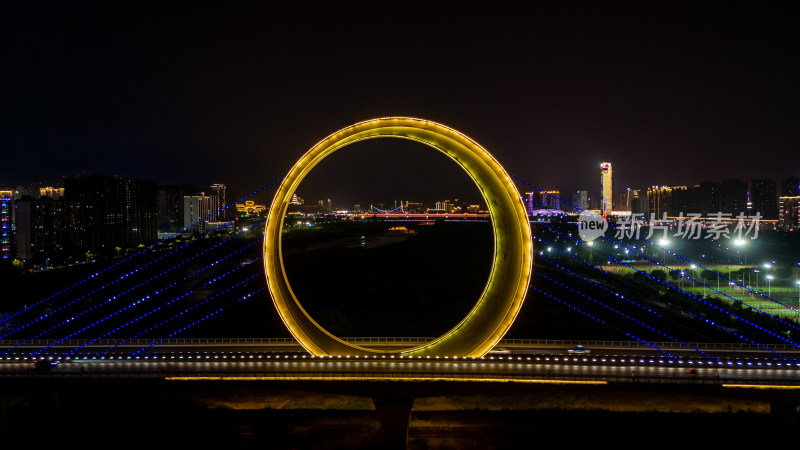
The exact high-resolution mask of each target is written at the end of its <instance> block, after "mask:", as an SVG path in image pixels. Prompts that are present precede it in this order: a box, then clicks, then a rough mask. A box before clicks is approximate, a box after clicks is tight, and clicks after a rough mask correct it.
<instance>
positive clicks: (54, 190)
mask: <svg viewBox="0 0 800 450" xmlns="http://www.w3.org/2000/svg"><path fill="white" fill-rule="evenodd" d="M63 196H64V188H63V187H62V188H59V187H52V186H44V187H40V188H39V197H48V198H52V199H53V200H58V199H60V198H61V197H63Z"/></svg>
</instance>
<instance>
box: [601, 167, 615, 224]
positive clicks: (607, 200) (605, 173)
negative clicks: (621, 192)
mask: <svg viewBox="0 0 800 450" xmlns="http://www.w3.org/2000/svg"><path fill="white" fill-rule="evenodd" d="M600 184H601V185H602V192H601V205H600V208H601V209H602V211H603V217H606V216H608V214H610V213H611V210H612V208H613V207H612V206H611V202H612V196H613V192H614V191H613V190H612V185H611V163H608V162H604V163H602V164H600Z"/></svg>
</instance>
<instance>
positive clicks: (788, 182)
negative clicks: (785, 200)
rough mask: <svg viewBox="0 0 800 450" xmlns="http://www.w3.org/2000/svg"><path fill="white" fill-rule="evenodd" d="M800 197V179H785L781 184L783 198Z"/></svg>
mask: <svg viewBox="0 0 800 450" xmlns="http://www.w3.org/2000/svg"><path fill="white" fill-rule="evenodd" d="M797 196H800V179H798V178H797V177H788V178H784V179H783V182H782V183H781V197H797Z"/></svg>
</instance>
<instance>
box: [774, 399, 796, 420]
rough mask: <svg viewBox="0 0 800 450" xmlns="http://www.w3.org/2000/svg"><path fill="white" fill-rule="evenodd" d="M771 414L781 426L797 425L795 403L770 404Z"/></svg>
mask: <svg viewBox="0 0 800 450" xmlns="http://www.w3.org/2000/svg"><path fill="white" fill-rule="evenodd" d="M769 413H770V415H771V416H772V418H773V420H775V421H776V422H778V423H780V424H781V425H796V424H797V405H795V404H794V403H783V402H775V401H773V402H770V404H769Z"/></svg>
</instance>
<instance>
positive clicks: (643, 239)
mask: <svg viewBox="0 0 800 450" xmlns="http://www.w3.org/2000/svg"><path fill="white" fill-rule="evenodd" d="M511 178H514V179H515V180H517V181H519V182H521V183H523V184H526V185H527V186H529V187H532V188H534V189H536V190H538V191H540V192H545V193H546V194H547V195H549V196H550V197H555V198H557V199H558V200H559V201H561V202H564V203H566V204H568V205H570V206H572V207H573V208H575V209H576V210H577V211H585V210H584V209H583V208H581V207H579V206H577V205H574V204H573V203H572V202H570V201H569V200H566V199H563V198H561V197H559V196H557V195H555V194H551V193H549V192H546V191H543V190H542V189H541V188H540V187H539V186H536V185H535V184H531V183H529V182H527V181H525V180H523V179H522V178H520V177H518V176H516V175H511ZM540 206H543V205H540ZM600 238H601V239H604V240H608V241H611V242H613V243H618V241H615V240H613V239H611V238H608V237H605V236H600ZM639 240H640V241H644V242H647V243H648V244H650V245H652V246H654V247H656V248H659V249H661V250H664V251H665V252H667V253H669V254H670V255H673V256H675V257H676V258H680V259H682V260H684V261H686V262H689V263H692V264H694V265H696V266H697V268H698V269H703V270H708V271H709V272H712V273H715V274H717V275H718V276H720V277H721V278H722V279H724V280H726V281H727V282H729V283H730V282H731V281H732V282H733V283H734V285H735V286H737V287H740V288H742V289H747V290H748V291H750V292H752V293H754V294H758V295H759V296H761V297H762V298H765V299H767V300H769V301H771V302H774V303H777V304H779V305H781V306H785V307H787V308H789V309H792V310H797V308H794V307H792V306H791V305H786V304H784V303H781V302H779V301H777V300H774V299H773V298H772V297H769V296H767V295H764V293H763V292H759V291H756V290H755V289H753V288H750V287H745V286H744V284H738V283H737V282H736V280H732V279H730V278H728V277H726V276H725V275H723V274H722V273H721V272H717V271H715V270H711V269H709V268H708V267H705V266H703V265H702V264H697V263H695V262H693V261H692V260H690V259H689V258H686V257H684V256H683V255H680V254H678V253H675V252H673V251H672V250H669V249H666V248H664V247H659V246H658V245H655V243H653V242H651V241H649V240H648V239H646V238H639ZM620 245H621V244H620ZM642 256H644V255H642ZM648 259H649V258H648ZM651 261H653V260H651ZM653 262H654V263H655V264H657V265H659V266H661V265H662V264H660V263H659V262H657V261H653ZM684 278H688V277H684ZM698 282H699V281H698ZM703 285H704V286H705V284H703ZM720 293H721V292H720ZM721 294H722V293H721ZM722 295H725V294H722ZM725 296H726V297H730V296H728V295H725ZM730 298H731V299H733V300H734V301H737V302H742V301H741V300H738V299H735V298H733V297H730ZM742 303H743V302H742ZM764 314H769V313H766V312H765V313H764ZM769 315H771V314H769Z"/></svg>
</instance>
